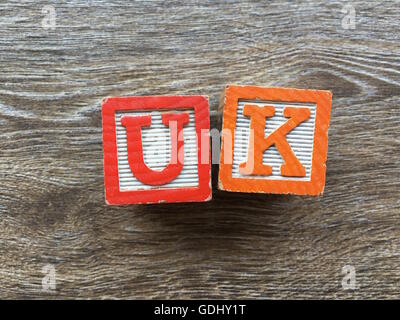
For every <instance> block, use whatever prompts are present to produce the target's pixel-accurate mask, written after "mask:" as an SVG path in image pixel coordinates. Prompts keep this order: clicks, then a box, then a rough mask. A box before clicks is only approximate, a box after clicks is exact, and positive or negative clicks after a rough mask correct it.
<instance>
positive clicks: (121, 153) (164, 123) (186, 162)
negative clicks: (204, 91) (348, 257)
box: [102, 96, 211, 205]
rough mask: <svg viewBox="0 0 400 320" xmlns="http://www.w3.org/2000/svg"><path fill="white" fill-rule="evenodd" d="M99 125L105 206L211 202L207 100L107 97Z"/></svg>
mask: <svg viewBox="0 0 400 320" xmlns="http://www.w3.org/2000/svg"><path fill="white" fill-rule="evenodd" d="M102 121H103V152H104V184H105V197H106V202H107V204H112V205H118V204H120V205H122V204H139V203H141V204H147V203H163V202H195V201H196V202H201V201H208V200H210V199H211V162H210V141H209V136H208V135H205V138H204V139H200V137H201V134H202V132H207V133H209V129H210V116H209V105H208V98H207V97H204V96H146V97H112V98H106V99H104V100H103V103H102ZM198 137H199V139H198Z"/></svg>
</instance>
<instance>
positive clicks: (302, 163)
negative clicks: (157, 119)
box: [218, 85, 332, 195]
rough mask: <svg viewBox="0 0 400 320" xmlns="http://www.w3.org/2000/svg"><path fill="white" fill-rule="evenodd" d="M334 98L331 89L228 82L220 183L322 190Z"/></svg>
mask: <svg viewBox="0 0 400 320" xmlns="http://www.w3.org/2000/svg"><path fill="white" fill-rule="evenodd" d="M331 101H332V93H331V92H330V91H323V90H303V89H289V88H266V87H259V86H239V85H228V86H227V87H226V88H225V95H224V99H223V100H222V105H223V119H222V121H223V123H222V133H221V137H222V147H221V156H220V167H219V178H218V187H219V189H221V190H226V191H235V192H259V193H275V194H296V195H320V194H322V193H323V191H324V186H325V172H326V165H325V163H326V157H327V151H328V127H329V119H330V110H331Z"/></svg>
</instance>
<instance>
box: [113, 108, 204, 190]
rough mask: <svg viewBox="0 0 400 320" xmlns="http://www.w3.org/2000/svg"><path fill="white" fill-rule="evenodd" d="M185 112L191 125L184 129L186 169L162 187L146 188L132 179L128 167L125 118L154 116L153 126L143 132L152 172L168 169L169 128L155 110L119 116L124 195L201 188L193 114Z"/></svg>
mask: <svg viewBox="0 0 400 320" xmlns="http://www.w3.org/2000/svg"><path fill="white" fill-rule="evenodd" d="M184 111H185V112H188V113H189V123H188V124H186V125H185V126H184V127H183V138H184V151H185V153H184V165H183V168H182V171H181V173H180V174H179V175H178V177H176V178H175V179H174V180H172V181H171V182H169V183H167V184H165V185H163V186H149V185H145V184H143V183H142V182H141V181H139V180H137V179H136V177H135V176H134V175H133V173H132V171H131V169H130V167H129V163H128V153H127V145H126V129H125V127H124V126H122V125H121V117H122V116H125V115H127V116H144V115H151V117H152V118H151V126H150V127H143V128H142V144H143V158H144V162H145V163H146V165H147V166H148V167H149V168H150V169H153V170H158V171H161V170H163V169H164V168H165V167H166V166H167V165H168V163H169V162H170V158H171V135H170V128H169V127H167V126H165V125H164V124H163V123H162V120H161V114H162V113H161V112H160V111H155V110H154V111H129V112H126V111H119V112H116V114H115V122H116V132H117V152H118V176H119V188H120V190H121V191H128V190H151V189H166V188H179V187H196V186H198V185H199V178H198V167H197V163H198V162H197V138H196V129H195V119H194V110H193V109H187V110H184ZM169 112H170V111H169ZM179 112H182V111H181V110H180V111H179Z"/></svg>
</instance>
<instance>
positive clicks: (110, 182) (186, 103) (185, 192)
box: [102, 96, 211, 205]
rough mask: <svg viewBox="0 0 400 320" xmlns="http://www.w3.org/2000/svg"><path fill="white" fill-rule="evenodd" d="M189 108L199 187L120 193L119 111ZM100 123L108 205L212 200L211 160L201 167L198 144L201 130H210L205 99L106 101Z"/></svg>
mask: <svg viewBox="0 0 400 320" xmlns="http://www.w3.org/2000/svg"><path fill="white" fill-rule="evenodd" d="M190 108H193V109H194V117H195V128H196V136H197V152H198V155H197V158H198V175H199V185H198V186H197V187H181V188H168V189H151V190H129V191H120V189H119V178H118V158H117V157H118V156H117V138H116V123H115V112H116V111H120V110H126V111H133V110H135V111H136V110H140V111H143V110H161V109H163V110H180V109H190ZM102 122H103V154H104V185H105V198H106V203H107V204H110V205H123V204H140V203H165V202H196V201H198V202H202V201H208V200H210V199H211V156H210V155H209V161H208V163H202V161H200V159H201V152H202V145H201V143H200V137H201V130H204V129H207V130H209V129H210V115H209V105H208V98H207V97H205V96H142V97H139V96H138V97H111V98H106V99H104V100H103V102H102ZM208 143H209V141H208ZM203 145H204V143H203ZM209 150H210V148H209V146H208V152H210V151H209Z"/></svg>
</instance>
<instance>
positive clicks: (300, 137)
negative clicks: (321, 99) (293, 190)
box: [232, 100, 316, 181]
mask: <svg viewBox="0 0 400 320" xmlns="http://www.w3.org/2000/svg"><path fill="white" fill-rule="evenodd" d="M245 104H255V105H259V106H264V105H269V106H274V107H275V115H274V117H272V118H267V119H266V125H265V136H268V135H269V134H271V133H272V132H273V131H274V130H276V129H277V128H279V127H280V126H281V125H282V124H284V123H285V122H286V121H287V120H288V118H285V117H284V116H283V109H284V107H302V108H305V107H307V108H309V109H310V111H311V116H310V118H309V119H308V120H306V121H304V122H303V123H301V124H300V125H299V126H297V127H296V128H295V129H293V130H292V131H291V132H289V133H288V134H287V136H286V140H287V141H288V142H289V144H290V146H291V148H292V150H293V152H294V153H295V154H296V156H297V158H298V159H299V161H300V163H301V164H302V165H303V166H304V167H305V169H306V176H305V177H283V176H281V164H283V163H284V162H283V159H282V157H281V154H280V153H279V152H278V150H277V149H276V147H275V146H272V147H270V148H269V149H267V150H266V151H265V152H264V155H263V163H264V164H268V165H270V166H272V175H270V176H248V175H241V174H240V173H239V164H240V163H242V162H246V161H247V153H248V146H249V137H250V118H248V117H245V116H244V115H243V107H244V105H245ZM315 111H316V105H315V104H296V103H293V102H291V103H281V102H270V101H244V100H243V101H242V100H240V101H239V105H238V109H237V120H236V130H235V138H234V139H235V140H234V151H233V167H232V176H233V177H235V178H244V177H245V178H254V179H269V180H292V181H310V180H311V164H312V153H313V141H314V127H315Z"/></svg>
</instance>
